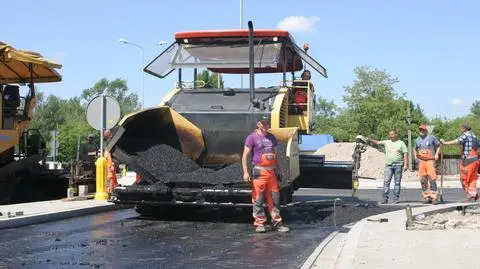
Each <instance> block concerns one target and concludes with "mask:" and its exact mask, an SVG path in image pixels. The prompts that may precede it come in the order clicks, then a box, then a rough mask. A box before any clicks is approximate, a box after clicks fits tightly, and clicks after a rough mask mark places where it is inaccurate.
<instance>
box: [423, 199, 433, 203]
mask: <svg viewBox="0 0 480 269" xmlns="http://www.w3.org/2000/svg"><path fill="white" fill-rule="evenodd" d="M431 202H432V199H430V198H425V199H424V200H423V203H424V204H430V203H431Z"/></svg>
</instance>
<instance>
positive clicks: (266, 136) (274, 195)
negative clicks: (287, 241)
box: [242, 116, 290, 233]
mask: <svg viewBox="0 0 480 269" xmlns="http://www.w3.org/2000/svg"><path fill="white" fill-rule="evenodd" d="M268 129H270V118H268V117H266V116H265V117H262V118H261V119H260V120H259V121H258V122H257V129H256V130H255V131H254V132H253V133H251V134H250V135H249V136H248V137H247V139H246V140H245V147H244V150H243V155H242V167H243V180H244V181H245V182H248V183H250V184H251V185H252V203H253V218H254V220H255V221H254V225H255V226H256V228H255V232H257V233H264V232H266V228H265V223H266V221H267V218H266V215H265V210H264V208H263V205H264V204H265V202H267V203H268V209H269V211H270V217H271V219H272V224H273V228H275V229H276V230H277V231H279V232H288V231H289V230H290V229H289V228H288V227H286V226H284V225H283V224H282V217H281V216H280V192H279V188H278V183H277V177H276V175H275V170H276V168H277V169H278V161H277V156H278V155H277V152H276V149H275V147H276V146H277V140H276V139H275V136H273V135H272V134H270V133H268ZM250 152H251V153H252V173H251V174H250V173H249V171H248V156H249V154H250Z"/></svg>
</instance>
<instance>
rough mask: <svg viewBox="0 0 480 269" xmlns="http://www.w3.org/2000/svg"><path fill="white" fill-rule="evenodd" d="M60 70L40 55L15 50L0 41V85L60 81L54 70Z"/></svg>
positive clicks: (56, 64) (60, 66)
mask: <svg viewBox="0 0 480 269" xmlns="http://www.w3.org/2000/svg"><path fill="white" fill-rule="evenodd" d="M30 65H31V66H32V69H33V70H32V71H33V72H30ZM60 68H62V65H61V64H59V63H57V62H54V61H51V60H47V59H45V58H43V56H42V55H41V54H40V53H37V52H33V51H25V50H17V49H15V48H13V47H12V46H10V45H8V44H6V43H4V42H1V41H0V84H11V83H29V82H31V79H33V82H34V83H39V82H57V81H61V80H62V76H61V75H60V74H59V73H58V72H57V71H56V70H55V69H60Z"/></svg>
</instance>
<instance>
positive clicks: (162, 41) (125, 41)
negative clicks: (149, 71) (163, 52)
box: [118, 38, 167, 109]
mask: <svg viewBox="0 0 480 269" xmlns="http://www.w3.org/2000/svg"><path fill="white" fill-rule="evenodd" d="M118 42H120V43H122V44H127V45H132V46H134V47H137V48H139V49H140V50H141V51H142V68H143V66H144V65H145V49H144V48H143V47H142V46H140V45H139V44H137V43H133V42H130V41H128V40H127V39H125V38H120V39H119V40H118ZM166 44H167V41H164V40H161V41H159V42H158V43H157V44H156V45H157V46H163V45H166ZM144 102H145V74H144V72H143V70H142V109H143V108H144V107H145V103H144Z"/></svg>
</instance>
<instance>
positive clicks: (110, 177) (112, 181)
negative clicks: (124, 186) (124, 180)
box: [103, 130, 118, 193]
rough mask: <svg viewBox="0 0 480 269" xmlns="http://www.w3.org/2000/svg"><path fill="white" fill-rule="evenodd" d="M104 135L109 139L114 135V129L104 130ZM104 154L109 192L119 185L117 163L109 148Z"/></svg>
mask: <svg viewBox="0 0 480 269" xmlns="http://www.w3.org/2000/svg"><path fill="white" fill-rule="evenodd" d="M103 137H104V138H105V140H108V139H109V138H110V137H112V131H111V130H105V132H103ZM103 156H104V158H105V159H106V160H107V184H108V192H109V193H112V192H113V190H114V189H115V187H116V186H117V185H118V182H117V172H116V169H115V163H114V162H113V160H112V155H111V154H110V152H108V151H107V150H105V152H104V155H103Z"/></svg>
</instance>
